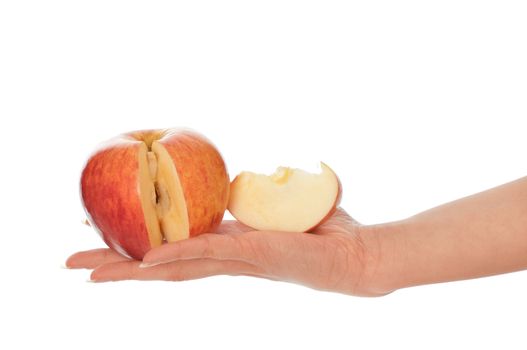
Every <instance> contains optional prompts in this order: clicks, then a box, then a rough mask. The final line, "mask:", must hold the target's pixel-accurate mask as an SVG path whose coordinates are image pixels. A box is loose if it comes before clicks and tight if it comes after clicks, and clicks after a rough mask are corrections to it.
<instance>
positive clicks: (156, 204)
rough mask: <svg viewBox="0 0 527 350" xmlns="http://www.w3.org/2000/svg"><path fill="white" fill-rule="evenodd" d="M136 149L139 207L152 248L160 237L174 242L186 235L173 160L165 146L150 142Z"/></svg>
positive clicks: (187, 224)
mask: <svg viewBox="0 0 527 350" xmlns="http://www.w3.org/2000/svg"><path fill="white" fill-rule="evenodd" d="M150 149H151V150H149V149H148V148H147V144H146V143H144V144H143V145H142V146H141V148H140V151H139V184H140V194H141V206H142V208H143V213H144V216H145V224H146V228H147V231H148V236H149V239H150V244H151V246H152V247H156V246H158V245H160V244H161V243H162V241H163V238H165V239H166V240H167V242H175V241H178V240H181V239H185V238H188V237H189V232H190V230H189V222H188V212H187V205H186V203H185V197H184V196H183V189H182V187H181V183H180V181H179V176H178V174H177V171H176V167H175V166H174V161H173V160H172V158H171V157H170V155H169V154H168V152H167V150H166V149H165V147H164V146H163V145H161V144H159V143H158V142H157V141H153V142H152V144H151V147H150Z"/></svg>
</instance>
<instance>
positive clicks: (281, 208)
mask: <svg viewBox="0 0 527 350" xmlns="http://www.w3.org/2000/svg"><path fill="white" fill-rule="evenodd" d="M230 192H231V194H230V199H229V205H228V209H229V211H230V212H231V214H232V215H233V216H234V217H235V218H236V219H237V220H238V221H240V222H242V223H244V224H245V225H247V226H250V227H252V228H254V229H257V230H271V231H289V232H308V231H310V230H312V229H314V228H315V227H317V226H318V225H320V224H322V223H323V222H324V221H325V220H327V219H328V218H329V217H331V215H333V213H334V212H335V210H336V208H337V206H338V205H339V203H340V199H341V196H342V186H341V184H340V181H339V179H338V177H337V175H336V174H335V172H333V170H331V168H330V167H329V166H327V165H326V164H324V163H321V172H320V173H319V174H311V173H308V172H305V171H303V170H300V169H291V168H284V167H280V168H278V170H277V171H276V172H275V173H274V174H272V175H270V176H266V175H262V174H255V173H251V172H242V173H241V174H240V175H238V176H237V177H236V178H235V179H234V181H233V182H232V184H231V191H230Z"/></svg>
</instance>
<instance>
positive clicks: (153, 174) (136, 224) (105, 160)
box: [81, 129, 229, 259]
mask: <svg viewBox="0 0 527 350" xmlns="http://www.w3.org/2000/svg"><path fill="white" fill-rule="evenodd" d="M81 197H82V202H83V205H84V208H85V210H86V213H87V215H88V220H89V222H90V224H91V226H92V227H94V228H95V229H96V230H97V231H98V232H99V234H100V235H101V237H102V238H103V239H104V241H105V242H106V244H108V246H109V247H111V248H113V249H114V250H116V251H118V252H120V253H121V254H123V255H126V256H129V257H132V258H134V259H142V258H143V256H144V255H145V254H146V252H147V251H149V250H150V249H151V248H153V247H156V246H159V245H160V244H162V243H163V241H165V240H166V241H168V242H173V241H177V240H181V239H185V238H189V237H192V236H195V235H198V234H200V233H204V232H213V231H214V229H215V228H216V227H217V226H218V225H219V224H220V223H221V221H222V219H223V214H224V212H225V209H226V207H227V202H228V197H229V175H228V173H227V169H226V166H225V163H224V161H223V159H222V157H221V155H220V153H219V152H218V150H217V149H216V148H215V147H214V145H213V144H212V143H211V142H210V141H209V140H207V139H206V138H205V137H204V136H202V135H200V134H198V133H196V132H193V131H190V130H186V129H167V130H145V131H136V132H130V133H126V134H122V135H120V136H117V137H115V138H113V139H111V140H109V141H107V142H105V143H103V144H102V145H101V146H100V147H99V148H98V149H97V150H96V151H95V153H94V154H93V155H92V156H91V157H90V158H89V160H88V162H87V164H86V166H85V168H84V170H83V171H82V177H81Z"/></svg>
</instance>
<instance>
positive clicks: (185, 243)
mask: <svg viewBox="0 0 527 350" xmlns="http://www.w3.org/2000/svg"><path fill="white" fill-rule="evenodd" d="M240 237H241V236H232V235H221V234H211V233H207V234H202V235H199V236H196V237H192V238H190V239H185V240H182V241H178V242H173V243H167V244H163V245H162V246H159V247H156V248H153V249H152V250H150V251H149V252H148V253H146V255H145V256H144V258H143V264H141V267H151V266H153V265H157V264H161V263H168V262H172V261H178V260H188V259H217V260H238V261H245V262H248V263H251V259H250V257H249V254H248V252H247V251H246V250H245V249H244V246H243V245H242V244H241V240H240Z"/></svg>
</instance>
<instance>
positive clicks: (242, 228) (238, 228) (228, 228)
mask: <svg viewBox="0 0 527 350" xmlns="http://www.w3.org/2000/svg"><path fill="white" fill-rule="evenodd" d="M249 231H254V229H253V228H251V227H249V226H247V225H244V224H242V223H241V222H239V221H236V220H224V221H223V222H222V223H221V225H220V226H219V227H218V228H217V229H216V233H220V234H236V233H244V232H249Z"/></svg>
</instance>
